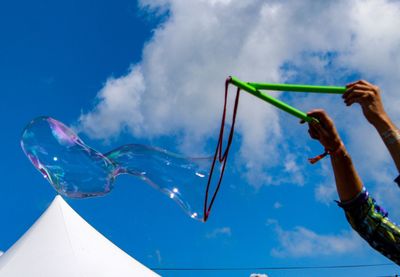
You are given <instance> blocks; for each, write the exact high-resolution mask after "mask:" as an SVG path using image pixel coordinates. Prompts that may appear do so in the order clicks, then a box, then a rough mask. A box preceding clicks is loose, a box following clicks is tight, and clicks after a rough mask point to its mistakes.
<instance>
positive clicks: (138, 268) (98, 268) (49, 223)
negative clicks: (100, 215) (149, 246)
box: [0, 196, 159, 277]
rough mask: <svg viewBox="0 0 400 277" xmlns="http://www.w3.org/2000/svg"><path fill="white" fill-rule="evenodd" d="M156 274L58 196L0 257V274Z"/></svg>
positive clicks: (16, 276) (45, 276) (89, 276)
mask: <svg viewBox="0 0 400 277" xmlns="http://www.w3.org/2000/svg"><path fill="white" fill-rule="evenodd" d="M21 276H30V277H54V276H58V277H110V276H118V277H125V276H143V277H155V276H159V275H158V274H156V273H155V272H153V271H151V270H150V269H148V268H147V267H145V266H144V265H142V264H141V263H139V262H138V261H136V260H135V259H133V258H132V257H130V256H129V255H128V254H126V253H125V252H124V251H122V250H121V249H120V248H118V247H117V246H116V245H115V244H113V243H112V242H111V241H109V240H108V239H107V238H105V237H104V236H103V235H102V234H100V233H99V232H98V231H97V230H96V229H94V228H93V227H92V226H91V225H90V224H89V223H87V222H86V221H85V220H84V219H83V218H82V217H80V216H79V215H78V214H77V213H76V212H75V211H74V210H73V209H72V208H71V207H70V206H69V205H68V204H67V203H66V202H65V201H64V200H63V199H62V197H61V196H56V198H55V199H54V200H53V202H52V203H51V205H50V206H49V208H48V209H47V210H46V211H45V212H44V213H43V214H42V216H41V217H40V218H39V219H38V220H37V221H36V222H35V223H34V224H33V225H32V227H31V228H30V229H29V230H28V231H27V232H26V233H25V234H24V235H23V236H22V237H21V238H20V239H19V240H18V241H17V242H16V243H15V244H14V245H13V246H12V247H11V248H10V249H9V250H8V251H6V252H5V253H4V254H3V255H2V256H1V257H0V277H21Z"/></svg>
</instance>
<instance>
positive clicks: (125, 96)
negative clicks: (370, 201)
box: [0, 0, 400, 276]
mask: <svg viewBox="0 0 400 277" xmlns="http://www.w3.org/2000/svg"><path fill="white" fill-rule="evenodd" d="M399 12H400V4H399V2H396V1H384V0H369V1H361V0H358V1H356V0H354V1H325V2H323V3H319V4H315V2H314V1H301V3H299V1H297V2H296V1H289V0H288V1H258V0H255V1H250V2H248V3H243V2H241V1H237V0H201V1H200V0H199V1H178V0H154V1H150V0H142V1H141V2H140V3H137V2H135V1H122V0H118V1H113V3H111V2H109V1H96V3H95V4H94V3H92V2H89V1H64V2H62V1H58V2H54V1H39V2H35V3H32V2H29V1H22V2H8V3H2V4H1V8H0V34H1V43H0V61H1V63H0V76H1V77H0V80H1V86H2V93H1V95H2V100H1V101H0V107H1V109H0V112H1V117H2V119H3V120H2V124H3V126H2V130H3V131H2V136H1V138H0V143H1V145H2V146H3V149H2V154H3V159H2V161H1V167H0V173H1V176H3V179H2V182H1V185H0V209H1V211H2V213H1V214H0V222H1V225H0V250H1V251H6V250H7V249H8V248H9V247H10V246H11V245H12V244H13V243H14V242H15V241H16V240H17V239H18V238H19V237H20V236H21V235H22V234H23V233H24V232H25V231H26V230H27V228H29V226H31V225H32V224H33V222H34V221H35V220H36V219H37V218H38V217H39V215H40V214H41V213H42V212H43V211H44V210H45V209H46V207H47V206H48V205H49V203H50V202H51V201H52V199H53V198H54V196H55V195H56V193H55V191H54V190H53V189H52V187H51V186H50V185H49V184H48V183H47V182H46V181H45V180H43V178H42V177H41V175H40V174H39V173H38V172H36V170H35V169H34V168H33V166H32V165H31V164H30V163H29V161H28V160H27V159H26V158H25V156H24V154H23V152H22V150H21V148H20V146H19V140H20V135H21V132H22V129H23V128H24V126H25V125H26V124H27V123H28V122H29V121H30V120H31V119H33V118H35V117H37V116H40V115H50V116H52V117H54V118H56V119H58V120H60V121H62V122H64V123H66V124H69V125H73V126H75V127H76V128H77V129H79V130H80V131H81V135H82V137H83V138H84V139H85V141H86V142H87V143H88V144H89V145H91V146H93V147H94V148H96V149H98V150H100V151H104V152H105V151H108V150H110V149H113V148H115V147H117V146H119V145H121V144H124V143H128V142H136V143H144V144H149V145H155V146H159V147H163V148H166V149H169V150H173V151H175V152H180V153H184V154H186V155H199V154H203V155H207V154H210V153H212V151H213V149H214V145H215V143H216V141H215V139H214V138H215V137H216V135H217V131H218V124H219V121H220V112H221V104H222V99H223V98H222V97H223V83H224V79H225V77H226V76H228V75H229V74H234V75H237V76H239V77H241V78H243V79H245V80H248V81H265V82H298V83H315V84H334V85H344V84H345V83H347V82H348V81H351V80H354V79H355V78H359V77H362V78H365V79H368V80H372V81H373V82H376V83H377V84H378V85H380V86H381V87H382V89H383V90H384V95H383V99H384V101H385V104H386V108H387V110H388V112H389V113H390V114H391V115H392V116H393V118H394V120H395V122H398V120H399V119H400V116H399V115H397V114H396V111H397V107H398V104H399V100H398V99H397V98H398V97H397V93H398V92H397V91H396V88H397V87H398V85H399V83H400V81H399V78H398V76H397V72H398V70H397V69H399V64H400V47H399V45H400V43H399V42H400V34H399V33H398V31H397V30H396V27H393V26H399V24H400V22H398V21H399V19H398V13H399ZM254 14H257V18H256V19H255V17H254ZM311 15H312V16H311ZM372 15H374V16H372ZM374 17H379V19H380V20H379V22H375V21H374V20H373V18H374ZM274 95H276V96H278V97H280V98H282V99H284V100H285V101H288V102H289V103H291V104H293V105H295V106H297V107H299V108H301V109H302V110H305V111H306V110H309V109H312V108H317V107H322V108H325V109H327V110H328V111H329V112H330V113H331V114H332V116H333V117H334V119H335V120H336V122H337V124H338V128H339V131H340V133H341V134H342V136H343V139H344V140H345V143H346V144H347V145H348V147H349V150H350V152H351V154H352V155H353V158H354V161H355V163H356V166H357V168H358V169H359V171H360V174H361V176H362V178H363V180H364V183H365V185H366V186H367V187H368V188H369V189H370V190H371V192H372V194H373V195H374V196H375V197H376V198H377V199H378V200H379V201H380V202H381V203H383V204H384V206H385V207H387V208H388V210H389V212H390V214H391V216H392V218H393V219H395V220H397V221H398V219H399V216H400V213H399V212H398V211H396V210H395V209H394V207H395V206H396V203H397V200H398V197H399V192H398V191H397V189H396V187H395V185H394V183H392V179H394V178H395V177H396V175H397V172H396V171H395V169H394V166H393V165H392V163H391V161H390V158H389V157H388V155H387V153H386V151H385V149H384V147H383V145H382V144H381V142H380V141H379V138H378V136H377V135H376V134H375V133H374V130H373V129H372V128H371V127H370V126H369V125H368V124H366V123H365V120H364V119H363V118H362V115H361V112H360V110H359V109H358V108H356V107H354V108H352V109H348V108H346V107H345V106H344V104H343V103H342V102H341V100H340V99H339V98H338V97H337V96H313V95H299V94H295V95H288V94H278V93H274ZM237 124H238V128H237V133H236V136H235V138H234V145H233V149H232V152H231V154H230V155H231V156H230V159H229V164H228V169H227V173H226V177H225V179H224V182H223V187H222V189H221V192H220V194H219V196H218V198H217V201H216V204H215V205H214V208H213V212H212V214H211V216H210V219H209V221H208V222H207V223H205V224H203V223H199V222H196V221H194V220H192V219H190V218H189V217H187V215H185V213H183V212H182V211H181V209H180V208H179V207H178V205H176V204H175V203H174V202H173V201H171V200H169V199H168V197H166V196H164V195H162V194H161V193H159V192H157V191H155V190H154V189H153V188H151V187H149V186H147V185H146V184H144V183H141V182H140V181H139V180H136V179H134V178H133V177H130V176H121V177H120V178H119V179H118V181H117V183H116V188H115V190H114V191H113V192H112V193H111V194H109V195H108V196H107V197H103V198H97V199H86V200H69V199H66V200H67V201H68V203H69V204H70V205H71V206H72V207H73V208H74V209H75V210H76V211H77V212H78V213H79V214H81V215H82V217H83V218H85V219H86V220H87V221H88V222H89V223H90V224H92V225H93V226H94V227H95V228H97V229H98V230H99V231H100V232H101V233H103V234H104V235H105V236H106V237H108V238H109V239H110V240H112V241H113V242H114V243H115V244H117V245H118V246H119V247H121V248H122V249H123V250H124V251H126V252H127V253H128V254H130V255H132V256H133V257H135V258H136V259H137V260H139V261H140V262H142V263H144V264H145V265H147V266H148V267H151V268H176V267H179V268H182V267H183V268H190V267H195V268H208V267H285V266H288V267H291V266H321V265H322V266H323V265H351V264H376V263H388V262H389V261H388V260H387V259H386V258H384V257H382V256H381V255H380V254H378V253H376V252H375V251H373V250H371V249H370V248H369V247H368V246H367V245H366V243H364V242H363V241H361V240H360V239H359V238H358V237H357V236H356V235H355V234H354V233H353V232H352V231H351V229H350V227H349V225H348V223H347V222H346V220H345V218H344V215H343V212H342V211H341V210H340V209H339V208H338V207H337V206H336V204H335V203H334V199H336V197H337V196H336V194H335V190H334V187H333V186H332V185H333V179H332V174H331V172H330V165H329V161H328V159H326V160H324V161H321V162H320V163H319V164H317V165H314V166H311V165H309V164H308V163H307V158H308V157H310V156H313V155H316V154H319V153H320V152H321V150H322V148H321V147H320V146H319V145H318V144H317V143H316V142H313V141H311V140H310V139H309V138H308V136H307V131H306V127H305V126H300V125H299V124H298V122H297V120H296V119H293V118H292V117H290V116H288V115H285V114H283V113H281V112H279V111H277V110H275V109H274V108H272V107H269V106H267V105H265V104H264V103H260V102H259V101H258V100H256V99H253V98H252V97H251V96H249V95H245V94H243V95H242V97H241V103H240V106H239V115H238V122H237ZM367 150H368V151H367ZM159 273H160V274H161V275H163V276H188V275H190V276H250V274H251V273H255V272H254V271H252V270H249V271H241V272H234V271H226V272H225V271H224V272H213V271H209V272H190V274H189V273H187V272H163V271H160V272H159ZM258 273H264V274H268V276H293V275H296V276H299V275H307V276H321V275H324V276H338V275H340V276H354V275H362V276H382V275H390V274H392V275H394V274H395V273H398V269H397V267H396V266H394V265H391V266H385V267H373V268H365V269H364V268H352V269H324V270H322V269H320V270H307V271H283V270H263V271H261V272H258Z"/></svg>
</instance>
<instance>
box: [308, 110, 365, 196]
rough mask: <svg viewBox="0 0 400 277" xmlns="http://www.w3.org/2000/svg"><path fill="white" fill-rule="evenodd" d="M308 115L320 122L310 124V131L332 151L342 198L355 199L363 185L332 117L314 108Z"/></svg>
mask: <svg viewBox="0 0 400 277" xmlns="http://www.w3.org/2000/svg"><path fill="white" fill-rule="evenodd" d="M308 115H309V116H312V117H315V118H317V119H318V120H319V122H320V123H312V124H309V131H308V132H309V133H310V136H311V137H312V138H313V139H317V140H319V142H320V143H321V144H322V145H323V146H324V147H325V149H326V150H327V151H329V153H330V157H331V163H332V168H333V172H334V175H335V180H336V189H337V192H338V194H339V198H340V200H341V201H342V202H345V201H349V200H351V199H353V198H354V197H356V196H357V195H358V194H359V193H360V192H361V191H362V189H363V185H362V182H361V179H360V177H359V176H358V173H357V171H356V169H355V168H354V166H353V162H352V160H351V157H350V155H349V154H348V153H347V150H346V148H345V146H344V144H343V142H342V140H341V138H340V136H339V134H338V132H337V130H336V128H335V125H334V123H333V121H332V119H330V118H329V116H328V115H327V114H326V112H325V111H323V110H313V111H311V112H309V113H308Z"/></svg>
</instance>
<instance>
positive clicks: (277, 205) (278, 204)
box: [274, 202, 283, 209]
mask: <svg viewBox="0 0 400 277" xmlns="http://www.w3.org/2000/svg"><path fill="white" fill-rule="evenodd" d="M282 207H283V205H282V204H281V203H280V202H275V203H274V208H275V209H280V208H282Z"/></svg>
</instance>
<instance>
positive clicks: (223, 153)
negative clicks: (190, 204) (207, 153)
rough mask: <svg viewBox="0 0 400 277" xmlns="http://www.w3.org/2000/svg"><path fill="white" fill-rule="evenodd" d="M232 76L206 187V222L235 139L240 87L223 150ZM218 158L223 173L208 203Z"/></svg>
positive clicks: (226, 91) (226, 85)
mask: <svg viewBox="0 0 400 277" xmlns="http://www.w3.org/2000/svg"><path fill="white" fill-rule="evenodd" d="M230 81H231V78H228V79H226V81H225V100H224V111H223V113H222V120H221V129H220V131H219V138H218V143H217V148H216V149H215V154H214V158H213V162H212V164H211V169H210V174H209V176H208V182H207V188H206V195H205V200H204V217H203V219H204V222H205V221H207V219H208V216H209V214H210V211H211V208H212V206H213V204H214V201H215V198H216V196H217V194H218V191H219V188H220V186H221V182H222V178H223V176H224V173H225V167H226V161H227V159H228V154H229V149H230V147H231V144H232V140H233V134H234V131H235V122H236V114H237V109H238V105H239V95H240V88H238V89H237V91H236V97H235V105H234V107H233V114H232V125H231V129H230V131H229V137H228V142H227V144H226V148H225V150H223V148H222V147H223V145H222V143H223V139H224V126H225V120H226V106H227V102H228V88H229V84H230ZM217 159H218V163H219V164H221V165H222V166H221V174H220V176H219V179H218V183H217V186H216V188H215V191H214V193H213V195H212V197H211V201H210V204H208V199H209V192H210V186H211V181H212V177H213V175H214V168H215V165H216V164H217Z"/></svg>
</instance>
